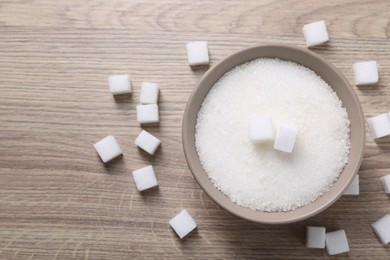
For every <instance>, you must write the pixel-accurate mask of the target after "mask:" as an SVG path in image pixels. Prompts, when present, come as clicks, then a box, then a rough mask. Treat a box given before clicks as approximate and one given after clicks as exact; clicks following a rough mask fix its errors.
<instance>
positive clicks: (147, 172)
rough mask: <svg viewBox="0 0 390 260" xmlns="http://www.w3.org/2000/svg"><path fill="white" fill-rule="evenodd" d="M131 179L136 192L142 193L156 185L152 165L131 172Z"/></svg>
mask: <svg viewBox="0 0 390 260" xmlns="http://www.w3.org/2000/svg"><path fill="white" fill-rule="evenodd" d="M133 179H134V182H135V186H137V190H138V191H144V190H147V189H150V188H153V187H156V186H157V185H158V183H157V179H156V175H155V174H154V170H153V166H152V165H149V166H146V167H143V168H141V169H138V170H135V171H133Z"/></svg>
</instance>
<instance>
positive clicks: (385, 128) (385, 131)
mask: <svg viewBox="0 0 390 260" xmlns="http://www.w3.org/2000/svg"><path fill="white" fill-rule="evenodd" d="M367 123H368V126H369V127H370V132H371V135H372V137H373V138H381V137H384V136H386V135H390V119H389V115H388V114H387V113H383V114H380V115H377V116H374V117H371V118H369V119H367Z"/></svg>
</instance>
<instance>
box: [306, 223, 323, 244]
mask: <svg viewBox="0 0 390 260" xmlns="http://www.w3.org/2000/svg"><path fill="white" fill-rule="evenodd" d="M306 247H307V248H325V228H324V227H306Z"/></svg>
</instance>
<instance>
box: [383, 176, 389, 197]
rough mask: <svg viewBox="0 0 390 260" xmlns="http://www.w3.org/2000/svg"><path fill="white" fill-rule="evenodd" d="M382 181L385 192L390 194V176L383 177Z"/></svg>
mask: <svg viewBox="0 0 390 260" xmlns="http://www.w3.org/2000/svg"><path fill="white" fill-rule="evenodd" d="M381 181H382V184H383V188H384V189H385V192H386V193H388V194H390V175H386V176H383V177H381Z"/></svg>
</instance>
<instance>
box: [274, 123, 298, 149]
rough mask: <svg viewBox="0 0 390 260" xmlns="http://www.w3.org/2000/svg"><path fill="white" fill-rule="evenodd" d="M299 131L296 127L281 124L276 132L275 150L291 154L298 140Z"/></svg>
mask: <svg viewBox="0 0 390 260" xmlns="http://www.w3.org/2000/svg"><path fill="white" fill-rule="evenodd" d="M297 134H298V129H297V128H296V127H294V126H290V125H285V124H280V125H279V128H278V131H277V132H276V138H275V143H274V148H275V149H276V150H279V151H283V152H287V153H291V152H292V150H293V148H294V144H295V140H296V138H297Z"/></svg>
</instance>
